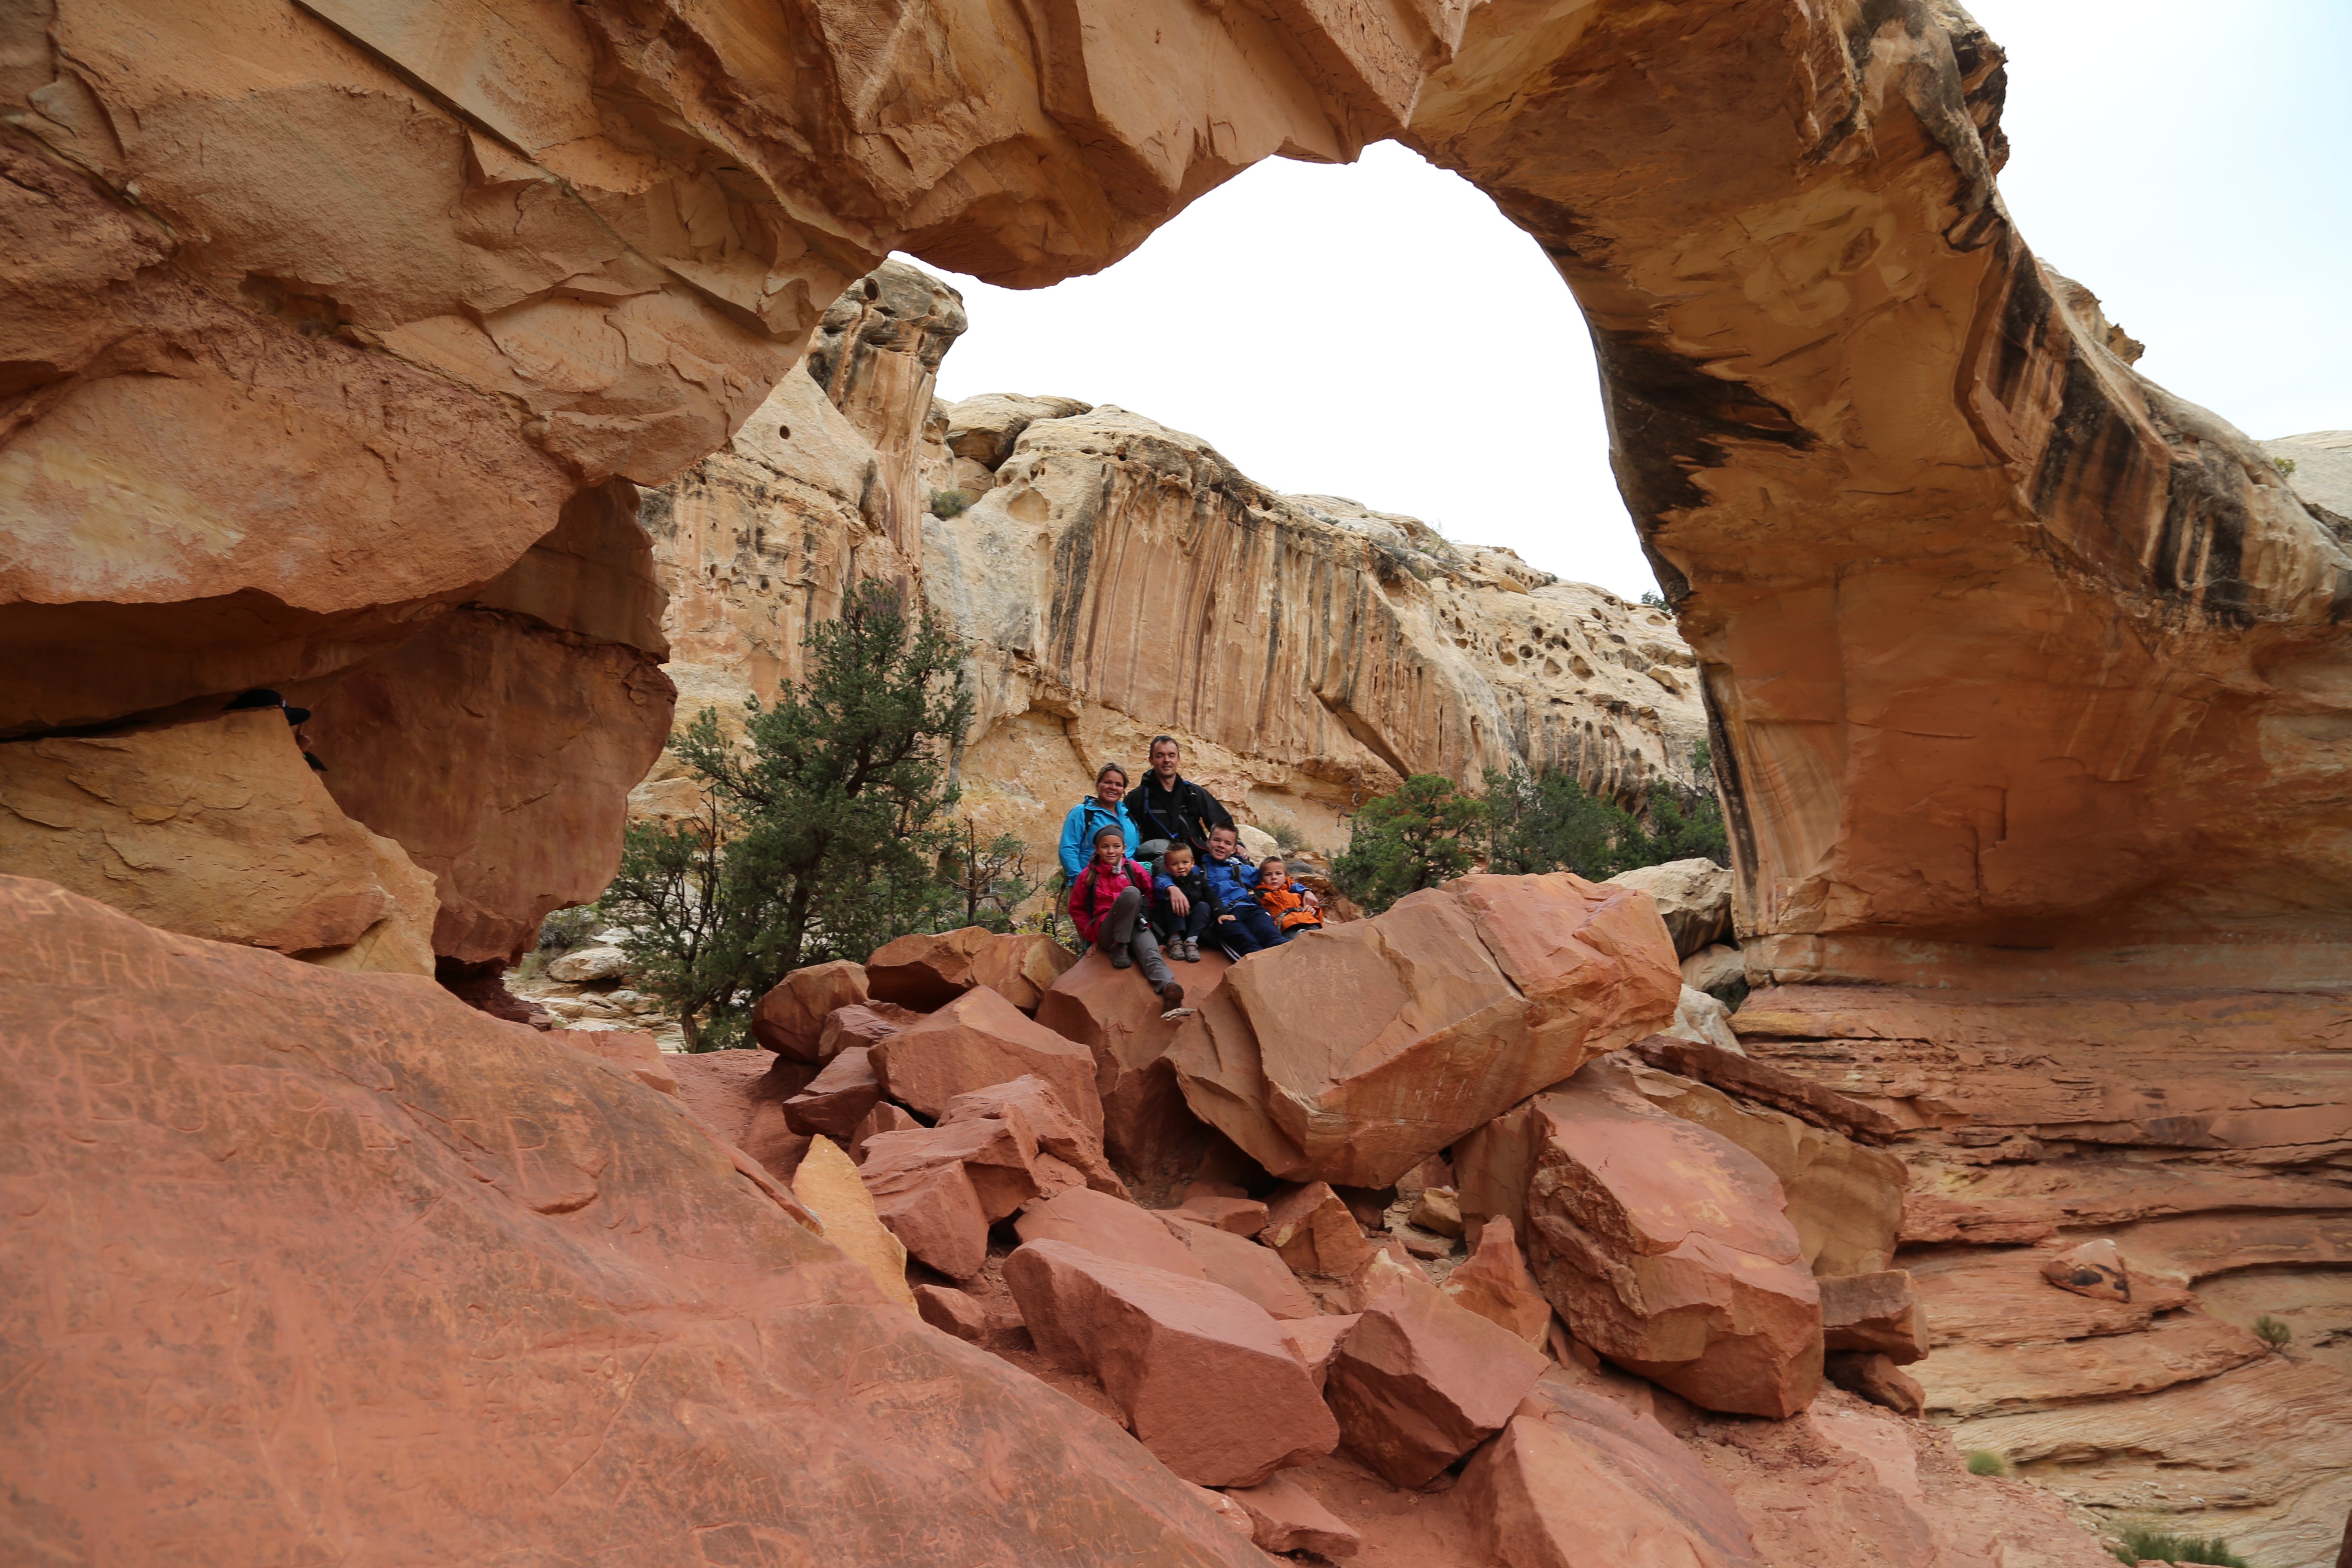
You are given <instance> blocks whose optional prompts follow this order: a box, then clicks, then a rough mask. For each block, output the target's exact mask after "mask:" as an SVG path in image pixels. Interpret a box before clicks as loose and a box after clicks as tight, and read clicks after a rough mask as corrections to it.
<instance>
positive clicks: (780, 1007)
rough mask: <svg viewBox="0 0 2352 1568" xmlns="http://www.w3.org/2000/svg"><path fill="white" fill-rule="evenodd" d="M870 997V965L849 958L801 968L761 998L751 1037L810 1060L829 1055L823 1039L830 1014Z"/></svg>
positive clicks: (784, 1052) (776, 1049)
mask: <svg viewBox="0 0 2352 1568" xmlns="http://www.w3.org/2000/svg"><path fill="white" fill-rule="evenodd" d="M866 997H867V992H866V966H865V965H864V964H862V963H851V962H850V961H849V960H848V959H845V958H836V959H835V960H833V961H832V962H830V963H812V964H809V965H808V966H806V967H805V968H802V969H795V970H793V972H792V973H790V974H787V975H785V976H784V977H783V978H782V980H779V981H778V982H776V984H773V985H772V986H770V987H769V988H768V990H767V994H764V995H762V996H761V998H760V1005H758V1006H757V1007H756V1008H754V1009H753V1010H752V1013H751V1037H752V1038H753V1039H755V1040H757V1041H759V1042H760V1044H761V1045H763V1046H765V1047H768V1049H770V1050H772V1051H776V1052H779V1053H781V1054H782V1055H784V1056H788V1057H792V1058H795V1059H797V1060H800V1061H804V1062H816V1061H823V1060H824V1056H823V1055H822V1054H821V1053H820V1052H819V1051H818V1049H817V1042H818V1041H819V1040H820V1039H821V1038H823V1037H824V1022H825V1019H826V1017H827V1016H829V1015H830V1014H832V1013H833V1011H834V1010H835V1008H839V1007H855V1006H857V1005H860V1004H861V1003H863V1002H865V1001H866Z"/></svg>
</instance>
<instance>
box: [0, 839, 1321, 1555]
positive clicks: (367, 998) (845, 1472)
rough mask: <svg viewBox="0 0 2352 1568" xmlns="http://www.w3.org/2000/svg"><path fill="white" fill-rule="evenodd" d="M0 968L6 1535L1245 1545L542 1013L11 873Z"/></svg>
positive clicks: (166, 1546) (1158, 1547) (1183, 1548)
mask: <svg viewBox="0 0 2352 1568" xmlns="http://www.w3.org/2000/svg"><path fill="white" fill-rule="evenodd" d="M0 994H5V995H6V997H7V998H8V1004H7V1019H6V1023H5V1026H0V1033H5V1036H6V1037H7V1038H8V1040H9V1042H10V1043H11V1045H12V1046H25V1047H26V1048H22V1049H12V1050H10V1051H7V1052H0V1144H5V1147H6V1148H8V1149H9V1150H11V1151H14V1152H16V1154H17V1155H19V1156H21V1157H23V1158H25V1159H29V1160H33V1161H37V1167H35V1168H27V1167H24V1166H22V1165H21V1164H20V1165H19V1166H18V1167H16V1169H17V1171H18V1173H17V1174H15V1175H11V1176H10V1177H8V1178H5V1180H0V1187H5V1189H6V1190H7V1191H8V1192H9V1193H10V1194H11V1196H10V1199H9V1206H8V1214H9V1220H8V1225H7V1227H6V1233H5V1238H0V1251H5V1254H6V1257H7V1259H8V1263H7V1266H6V1267H5V1268H0V1322H5V1324H6V1325H7V1328H6V1331H5V1337H6V1339H7V1342H8V1344H9V1348H10V1353H11V1355H12V1356H14V1357H16V1358H19V1359H17V1360H16V1361H14V1362H12V1363H11V1373H10V1375H11V1376H12V1377H14V1378H15V1380H16V1381H15V1383H14V1384H13V1385H12V1398H13V1400H14V1403H13V1404H12V1405H11V1407H10V1415H9V1416H8V1419H7V1420H6V1422H5V1423H0V1463H4V1464H5V1468H6V1472H7V1476H8V1485H9V1489H10V1494H11V1500H10V1509H11V1530H12V1534H11V1538H10V1539H11V1541H12V1542H14V1544H12V1546H11V1547H10V1548H9V1551H8V1552H7V1553H6V1554H7V1555H8V1556H10V1557H11V1558H17V1559H31V1560H37V1561H56V1562H68V1561H98V1560H101V1559H102V1560H105V1561H111V1562H121V1563H167V1562H191V1563H194V1562H205V1563H211V1562H238V1563H255V1562H263V1561H295V1560H307V1559H314V1558H316V1557H317V1556H318V1555H319V1553H320V1551H321V1550H322V1548H321V1546H320V1543H322V1542H364V1543H365V1551H366V1552H367V1553H368V1554H369V1555H371V1556H373V1557H375V1558H378V1559H380V1560H382V1561H383V1562H387V1563H456V1562H463V1561H468V1560H480V1559H499V1560H505V1561H514V1562H521V1561H562V1562H578V1563H587V1562H593V1561H597V1560H600V1559H602V1560H607V1561H609V1560H612V1559H613V1557H614V1551H615V1542H623V1543H625V1551H623V1552H622V1553H621V1555H622V1556H624V1557H626V1558H634V1559H640V1560H646V1561H655V1560H658V1561H665V1562H698V1561H704V1562H718V1561H721V1560H727V1559H732V1560H734V1561H737V1562H744V1563H756V1562H761V1561H782V1562H803V1561H837V1562H843V1563H870V1564H875V1565H877V1568H883V1565H891V1564H908V1565H912V1564H918V1563H1041V1562H1069V1563H1081V1562H1098V1561H1105V1560H1110V1559H1116V1560H1118V1561H1123V1562H1132V1563H1151V1564H1157V1565H1165V1568H1192V1565H1196V1564H1211V1563H1216V1564H1224V1565H1227V1568H1246V1565H1247V1564H1249V1563H1256V1564H1257V1565H1258V1568H1265V1565H1264V1563H1263V1560H1262V1559H1261V1558H1260V1557H1259V1556H1258V1555H1257V1553H1256V1551H1255V1548H1253V1547H1251V1546H1250V1545H1249V1544H1248V1543H1247V1542H1246V1541H1244V1540H1241V1539H1238V1538H1236V1537H1234V1535H1232V1534H1231V1532H1230V1531H1227V1530H1226V1528H1225V1526H1224V1525H1223V1523H1221V1522H1220V1521H1218V1520H1217V1519H1216V1518H1215V1516H1214V1515H1213V1512H1212V1511H1211V1510H1209V1509H1207V1508H1206V1507H1204V1506H1203V1505H1202V1502H1201V1501H1200V1500H1199V1498H1198V1497H1197V1496H1196V1495H1195V1494H1194V1493H1193V1492H1192V1490H1191V1489H1189V1488H1187V1487H1186V1486H1184V1485H1183V1484H1182V1483H1181V1482H1180V1481H1178V1480H1176V1479H1174V1478H1172V1477H1171V1476H1169V1475H1168V1474H1167V1472H1166V1471H1165V1469H1164V1468H1162V1467H1161V1466H1160V1465H1159V1464H1157V1463H1154V1462H1152V1461H1150V1459H1148V1458H1145V1457H1144V1456H1143V1455H1141V1454H1139V1453H1138V1452H1137V1450H1136V1447H1135V1445H1134V1443H1133V1442H1132V1441H1131V1440H1130V1439H1129V1437H1128V1436H1126V1435H1125V1434H1123V1433H1120V1432H1118V1431H1116V1430H1113V1429H1112V1428H1111V1427H1110V1426H1108V1424H1107V1423H1103V1422H1097V1421H1094V1420H1092V1419H1089V1418H1087V1417H1083V1416H1080V1415H1076V1413H1075V1412H1073V1410H1072V1409H1071V1407H1070V1405H1069V1402H1068V1401H1067V1400H1066V1399H1064V1398H1062V1397H1061V1396H1059V1395H1057V1394H1054V1393H1053V1392H1051V1391H1050V1390H1048V1389H1046V1388H1045V1387H1043V1386H1041V1385H1040V1384H1038V1383H1037V1382H1036V1380H1035V1379H1034V1378H1031V1377H1029V1376H1027V1375H1025V1374H1024V1373H1021V1372H1019V1371H1018V1370H1016V1369H1014V1368H1013V1367H1011V1366H1008V1365H1006V1364H1005V1363H1003V1362H1001V1361H999V1360H997V1359H996V1358H994V1357H992V1356H990V1355H988V1354H986V1353H985V1352H981V1351H978V1350H976V1349H974V1348H972V1347H971V1346H966V1345H961V1344H959V1343H957V1342H955V1341H954V1340H952V1339H950V1338H949V1337H948V1336H946V1335H944V1334H941V1333H939V1332H937V1331H933V1330H931V1329H929V1328H927V1327H925V1326H924V1325H923V1324H922V1323H921V1322H920V1321H919V1320H918V1319H917V1317H916V1316H915V1314H914V1313H913V1312H910V1311H908V1310H907V1309H906V1308H905V1307H903V1306H901V1305H898V1304H897V1303H894V1302H892V1301H890V1300H887V1299H886V1298H885V1296H884V1295H883V1293H882V1291H881V1289H879V1287H878V1286H877V1283H876V1281H875V1279H874V1278H873V1277H872V1276H871V1275H870V1274H869V1273H868V1272H867V1270H866V1268H863V1267H861V1266H860V1265H859V1264H858V1263H857V1262H856V1261H855V1260H853V1259H852V1258H848V1257H846V1256H845V1255H844V1254H843V1253H842V1252H841V1251H839V1250H837V1249H836V1248H835V1247H833V1246H831V1245H829V1244H828V1243H827V1242H826V1241H825V1239H824V1237H820V1236H819V1235H817V1234H816V1233H815V1232H814V1230H812V1229H811V1228H810V1227H809V1225H808V1224H804V1223H803V1220H802V1218H801V1215H802V1213H803V1211H802V1210H801V1208H800V1205H798V1204H797V1203H796V1202H795V1201H794V1200H793V1198H792V1195H791V1194H790V1193H789V1192H788V1191H786V1190H785V1189H783V1188H782V1186H780V1185H778V1184H775V1183H774V1182H772V1181H769V1180H767V1179H765V1178H762V1177H758V1176H757V1175H756V1174H755V1173H756V1172H757V1167H756V1166H751V1167H750V1169H749V1170H748V1171H747V1170H746V1168H745V1165H744V1164H743V1163H738V1161H737V1160H736V1159H735V1158H734V1157H733V1156H732V1155H730V1153H729V1152H727V1151H726V1150H724V1149H722V1148H721V1147H720V1146H719V1144H718V1143H717V1142H714V1141H713V1140H712V1139H710V1138H709V1137H708V1136H706V1135H705V1134H704V1132H703V1131H701V1130H700V1128H699V1127H698V1125H697V1124H696V1122H695V1121H692V1120H691V1119H689V1118H688V1117H687V1116H684V1115H681V1114H680V1112H679V1108H678V1102H677V1100H673V1099H671V1098H670V1097H668V1096H667V1095H659V1094H653V1093H649V1092H647V1091H646V1089H644V1088H642V1087H641V1086H639V1085H638V1084H636V1083H635V1082H632V1081H630V1080H629V1079H627V1078H626V1077H625V1076H624V1075H623V1074H620V1073H617V1072H614V1070H612V1069H611V1068H608V1067H606V1066H604V1065H603V1064H601V1063H598V1062H595V1061H592V1060H590V1059H588V1058H586V1057H583V1056H582V1055H581V1054H579V1053H578V1052H576V1051H574V1050H572V1048H571V1047H568V1046H566V1045H564V1044H562V1042H560V1041H558V1040H556V1039H554V1038H552V1037H549V1036H547V1035H542V1034H539V1033H536V1032H534V1031H531V1030H530V1029H526V1028H523V1027H520V1026H515V1025H511V1024H507V1023H502V1022H500V1021H499V1020H496V1019H493V1018H490V1017H488V1016H485V1015H483V1014H481V1013H478V1012H476V1011H474V1010H473V1009H471V1008H468V1007H467V1006H466V1005H464V1004H463V1003H461V1002H459V1001H457V999H455V998H453V997H451V996H450V995H448V994H446V992H443V991H441V990H440V989H439V988H438V987H436V986H433V985H431V984H425V983H424V982H422V981H420V980H417V979H413V978H407V977H393V976H377V975H365V974H343V973H332V972H330V971H326V970H321V969H318V968H315V967H312V966H310V965H306V964H299V963H289V962H288V961H287V960H285V959H284V958H281V957H279V956H278V954H276V953H273V952H257V951H256V950H253V949H251V948H245V947H234V946H229V945H226V944H220V943H214V942H204V941H200V940H196V939H193V938H189V937H183V936H173V935H168V934H166V933H164V932H162V931H156V930H154V929H152V928H151V927H148V926H143V925H141V924H139V923H138V922H137V921H132V920H131V919H129V918H127V917H125V916H122V915H120V914H117V913H115V912H113V911H112V910H107V909H105V908H103V907H102V906H100V905H98V904H95V903H92V902H90V901H89V900H83V899H78V898H75V897H73V896H72V895H70V894H68V893H66V892H64V891H62V890H60V889H56V888H53V887H50V886H47V885H46V884H41V883H36V882H31V881H27V880H25V879H16V878H0ZM34 1041H37V1042H40V1046H39V1048H37V1049H35V1048H31V1047H29V1046H28V1045H26V1043H27V1042H34ZM715 1054H716V1055H719V1056H722V1057H724V1056H744V1057H747V1058H751V1060H752V1061H753V1062H755V1063H758V1062H765V1061H767V1060H769V1059H771V1058H767V1057H766V1056H765V1055H764V1054H759V1055H754V1054H753V1053H749V1052H719V1053H715ZM675 1059H676V1060H677V1061H678V1062H680V1063H684V1062H687V1061H689V1060H692V1059H693V1058H675ZM28 1169H30V1170H31V1172H32V1173H29V1174H28V1173H26V1172H27V1170H28ZM44 1200H45V1201H44ZM61 1302H63V1303H72V1304H73V1305H71V1306H70V1307H69V1308H68V1310H66V1311H65V1312H64V1313H62V1314H61V1313H60V1310H59V1304H60V1303H61ZM109 1323H111V1324H113V1325H114V1327H112V1328H108V1327H105V1326H104V1325H106V1324H109ZM140 1325H144V1326H143V1327H142V1326H140ZM779 1346H784V1347H789V1348H790V1349H789V1353H785V1354H779V1353H775V1347H779ZM1295 1375H1296V1376H1297V1378H1298V1379H1299V1380H1300V1382H1301V1383H1302V1384H1303V1383H1304V1382H1305V1376H1306V1374H1305V1373H1295ZM779 1412H793V1413H795V1414H794V1415H793V1417H792V1418H791V1419H780V1418H779V1414H778V1413H779ZM910 1412H919V1413H920V1414H919V1418H917V1417H915V1416H913V1415H910ZM222 1422H226V1423H229V1424H230V1426H234V1427H235V1429H236V1430H237V1431H240V1432H243V1433H246V1434H247V1435H248V1436H251V1435H256V1434H261V1435H267V1441H261V1440H258V1439H255V1440H245V1439H229V1438H226V1437H220V1438H219V1440H215V1438H216V1437H217V1436H218V1434H217V1433H216V1434H215V1436H205V1433H206V1431H207V1430H209V1429H211V1427H210V1426H208V1424H212V1425H214V1426H216V1425H217V1424H218V1423H222ZM228 1430H229V1428H228V1427H226V1426H224V1427H220V1428H219V1431H220V1432H222V1433H226V1432H227V1431H228ZM975 1455H992V1456H994V1458H992V1459H991V1460H990V1462H989V1463H988V1464H986V1465H985V1466H983V1467H982V1468H974V1459H973V1457H974V1456H975ZM649 1477H659V1478H661V1480H660V1484H658V1485H655V1484H648V1478H649ZM339 1550H340V1549H339Z"/></svg>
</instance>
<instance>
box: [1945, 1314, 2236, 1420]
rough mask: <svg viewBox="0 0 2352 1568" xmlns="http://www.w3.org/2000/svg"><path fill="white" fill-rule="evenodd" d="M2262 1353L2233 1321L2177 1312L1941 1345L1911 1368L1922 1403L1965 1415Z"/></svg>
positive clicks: (2126, 1390) (2140, 1383)
mask: <svg viewBox="0 0 2352 1568" xmlns="http://www.w3.org/2000/svg"><path fill="white" fill-rule="evenodd" d="M2270 1353H2271V1352H2270V1347H2268V1346H2267V1345H2265V1344H2263V1342H2262V1341H2260V1340H2258V1339H2256V1338H2254V1336H2253V1335H2252V1334H2250V1333H2248V1332H2247V1331H2245V1330H2243V1329H2242V1328H2239V1327H2237V1326H2236V1325H2235V1324H2232V1323H2225V1322H2223V1321H2221V1319H2219V1318H2209V1317H2207V1316H2206V1315H2205V1314H2204V1313H2202V1312H2177V1313H2169V1314H2167V1315H2165V1316H2163V1317H2160V1318H2158V1319H2157V1321H2155V1322H2153V1323H2151V1324H2149V1325H2148V1327H2147V1329H2145V1330H2144V1331H2141V1332H2139V1333H2136V1334H2102V1335H2100V1336H2099V1337H2098V1338H2096V1339H2088V1340H2066V1341H2063V1342H2059V1343H2057V1344H2017V1345H1969V1344H1959V1345H1945V1346H1942V1347H1940V1348H1938V1349H1937V1351H1936V1352H1935V1353H1934V1354H1932V1355H1930V1356H1929V1357H1927V1360H1925V1361H1923V1362H1921V1363H1918V1365H1917V1367H1916V1369H1915V1370H1914V1371H1913V1372H1912V1373H1911V1375H1912V1376H1913V1377H1915V1378H1916V1379H1917V1380H1918V1383H1919V1386H1920V1389H1921V1390H1922V1391H1923V1392H1924V1393H1925V1394H1926V1395H1927V1408H1928V1409H1930V1410H1933V1411H1938V1412H1944V1413H1948V1414H1950V1415H1956V1416H1961V1417H1967V1416H1973V1415H1994V1414H1997V1413H2000V1412H2003V1411H2018V1410H2047V1409H2051V1408H2053V1406H2057V1405H2074V1404H2079V1403H2081V1402H2082V1401H2084V1400H2091V1399H2109V1398H2114V1397H2116V1396H2118V1395H2122V1394H2153V1393H2155V1392H2156V1391H2157V1390H2158V1389H2160V1388H2169V1387H2170V1386H2172V1385H2173V1384H2176V1383H2194V1382H2197V1381H2198V1380H2200V1379H2202V1378H2208V1377H2211V1376H2213V1375H2215V1374H2216V1373H2224V1372H2227V1371H2229V1370H2230V1369H2231V1368H2232V1367H2239V1366H2244V1365H2245V1364H2246V1363H2249V1362H2254V1361H2260V1360H2262V1359H2263V1357H2264V1356H2267V1355H2268V1354H2270Z"/></svg>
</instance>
